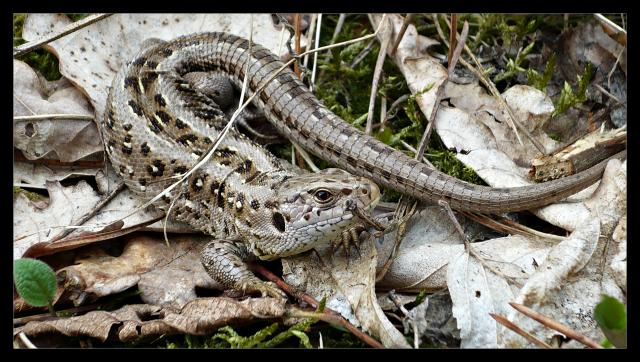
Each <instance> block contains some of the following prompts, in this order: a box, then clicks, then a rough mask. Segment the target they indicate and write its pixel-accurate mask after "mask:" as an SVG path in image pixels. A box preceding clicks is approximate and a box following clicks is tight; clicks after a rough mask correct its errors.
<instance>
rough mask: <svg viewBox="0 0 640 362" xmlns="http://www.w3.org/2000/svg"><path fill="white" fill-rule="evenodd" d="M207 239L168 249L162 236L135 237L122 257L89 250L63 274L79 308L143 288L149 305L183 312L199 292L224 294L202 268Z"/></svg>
mask: <svg viewBox="0 0 640 362" xmlns="http://www.w3.org/2000/svg"><path fill="white" fill-rule="evenodd" d="M207 240H208V238H206V237H179V238H178V237H173V238H171V244H170V246H167V245H166V244H165V242H164V240H162V238H160V237H155V238H152V237H147V236H134V237H130V238H128V239H127V240H126V241H125V245H124V250H123V252H122V254H121V255H119V256H111V255H108V254H107V253H106V251H104V250H102V249H101V248H99V247H97V246H96V247H92V248H88V249H86V251H85V253H84V254H81V255H79V256H78V258H77V259H76V261H75V265H71V266H68V267H66V268H63V269H60V270H59V271H58V275H59V277H60V278H61V279H63V280H64V282H63V285H65V287H66V292H67V293H68V295H69V299H70V300H71V301H73V302H74V304H75V305H80V304H85V303H88V302H91V301H92V300H95V299H96V298H98V297H103V296H106V295H110V294H115V293H119V292H122V291H124V290H126V289H128V288H131V287H133V286H135V285H138V289H139V290H140V291H141V298H142V300H143V301H144V302H145V303H149V304H154V305H160V306H171V307H175V308H181V307H182V306H183V305H185V303H187V302H189V301H192V300H194V299H196V298H197V295H196V287H202V288H213V289H222V286H220V285H219V284H217V283H216V282H215V281H214V280H213V279H211V277H209V275H208V274H207V273H206V271H205V270H204V268H203V267H202V264H201V263H200V249H201V248H202V246H204V244H205V243H206V241H207Z"/></svg>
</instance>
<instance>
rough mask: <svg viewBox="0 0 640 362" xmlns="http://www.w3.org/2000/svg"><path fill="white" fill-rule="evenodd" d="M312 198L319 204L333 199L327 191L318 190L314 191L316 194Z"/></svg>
mask: <svg viewBox="0 0 640 362" xmlns="http://www.w3.org/2000/svg"><path fill="white" fill-rule="evenodd" d="M313 197H314V199H315V200H316V201H318V202H320V203H325V202H327V201H329V200H331V198H332V197H333V194H332V193H331V192H330V191H328V190H325V189H319V190H316V192H315V193H314V194H313Z"/></svg>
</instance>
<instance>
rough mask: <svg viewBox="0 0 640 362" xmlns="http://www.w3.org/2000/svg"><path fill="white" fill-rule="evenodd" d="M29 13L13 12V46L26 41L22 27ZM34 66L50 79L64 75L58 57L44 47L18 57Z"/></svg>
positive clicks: (56, 78)
mask: <svg viewBox="0 0 640 362" xmlns="http://www.w3.org/2000/svg"><path fill="white" fill-rule="evenodd" d="M26 18H27V14H22V13H18V14H13V46H14V47H16V46H18V45H22V44H24V43H26V41H25V40H24V39H23V38H22V27H23V26H24V21H25V20H26ZM17 59H18V60H21V61H23V62H25V63H27V64H29V66H31V67H32V68H34V69H36V70H38V71H39V72H40V73H41V74H42V75H43V76H44V77H45V79H47V80H48V81H53V80H58V79H60V78H61V77H62V74H60V70H59V64H58V59H57V58H56V57H55V56H53V54H51V53H49V52H47V51H45V50H44V49H37V50H34V51H31V52H29V53H27V54H24V55H21V56H19V57H17Z"/></svg>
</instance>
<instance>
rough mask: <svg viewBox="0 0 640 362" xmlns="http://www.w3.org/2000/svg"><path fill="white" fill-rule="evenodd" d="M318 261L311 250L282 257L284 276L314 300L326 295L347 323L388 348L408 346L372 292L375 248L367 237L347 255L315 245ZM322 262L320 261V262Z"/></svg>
mask: <svg viewBox="0 0 640 362" xmlns="http://www.w3.org/2000/svg"><path fill="white" fill-rule="evenodd" d="M318 253H319V255H320V256H321V258H322V262H320V261H319V260H318V257H317V256H316V255H315V254H313V253H306V254H301V255H298V256H294V257H289V258H283V259H282V270H283V277H284V280H285V281H286V282H287V283H289V284H290V285H292V286H294V287H295V288H297V289H298V290H303V291H305V292H306V293H307V294H309V295H311V296H312V297H314V298H315V299H316V300H321V299H322V298H326V300H327V302H326V305H327V307H328V308H331V309H333V310H335V311H336V312H338V313H340V314H341V315H342V316H343V317H345V318H346V319H347V320H349V322H351V324H353V325H355V326H362V329H363V330H364V331H365V332H369V333H371V334H372V335H374V336H376V337H377V338H379V339H380V341H381V342H382V344H383V345H384V346H385V347H388V348H408V347H409V344H408V343H407V342H406V340H405V339H404V336H403V335H402V333H400V332H399V331H398V330H397V329H396V328H395V327H394V326H393V325H392V324H391V322H389V320H388V319H387V317H386V316H385V315H384V312H383V311H382V309H381V308H380V306H379V305H378V302H377V299H376V295H375V268H376V255H377V252H376V248H375V246H374V245H373V240H372V239H369V240H367V241H366V242H363V243H362V244H360V255H359V256H352V257H351V258H350V259H347V258H346V257H344V256H342V255H341V253H340V254H338V255H336V256H333V257H331V256H330V253H329V248H328V247H324V248H318ZM323 263H324V265H323Z"/></svg>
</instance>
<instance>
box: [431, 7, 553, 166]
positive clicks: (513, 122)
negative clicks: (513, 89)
mask: <svg viewBox="0 0 640 362" xmlns="http://www.w3.org/2000/svg"><path fill="white" fill-rule="evenodd" d="M434 22H435V26H436V29H437V32H438V35H439V36H440V37H441V39H442V41H443V42H444V43H445V44H448V41H447V40H446V38H445V37H444V33H443V32H442V29H440V25H439V23H438V19H437V16H436V15H435V14H434ZM464 50H465V53H466V54H467V55H468V56H469V57H470V58H471V59H472V60H473V62H474V63H475V66H472V65H471V64H469V63H468V62H467V61H466V60H464V59H463V58H461V59H460V63H461V64H462V65H464V66H465V67H467V68H468V69H469V70H470V71H471V72H472V73H474V75H475V76H476V77H478V79H480V81H481V82H482V84H484V85H485V86H486V87H487V89H489V92H490V93H491V95H493V97H494V98H495V99H496V101H497V102H498V103H499V104H500V106H501V107H502V108H503V109H505V110H506V111H507V113H508V115H509V117H507V122H508V123H509V125H510V126H511V128H512V129H513V132H514V133H515V136H516V138H517V140H518V142H519V143H520V144H521V145H522V144H523V143H522V139H521V138H520V134H519V133H518V131H521V132H522V133H524V134H525V136H527V138H528V139H529V140H530V141H531V143H532V144H533V145H534V146H535V147H536V149H538V151H539V152H540V153H542V154H543V155H546V154H547V152H546V151H545V149H544V146H543V145H542V144H541V143H540V142H539V141H538V140H536V139H535V138H534V137H533V135H531V133H530V132H529V131H528V130H527V129H526V128H525V127H524V126H522V125H521V124H520V121H519V120H518V118H517V117H516V116H515V114H514V112H513V110H512V109H511V107H510V106H509V105H508V104H507V102H505V100H504V99H503V98H502V95H501V94H500V92H498V89H497V88H496V87H495V85H494V84H493V82H492V81H491V80H490V79H489V78H487V76H486V75H485V74H484V67H483V66H482V64H481V63H480V61H479V60H478V58H477V57H476V56H475V55H474V54H473V52H472V51H471V49H470V48H469V47H468V46H467V45H466V44H465V46H464Z"/></svg>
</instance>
